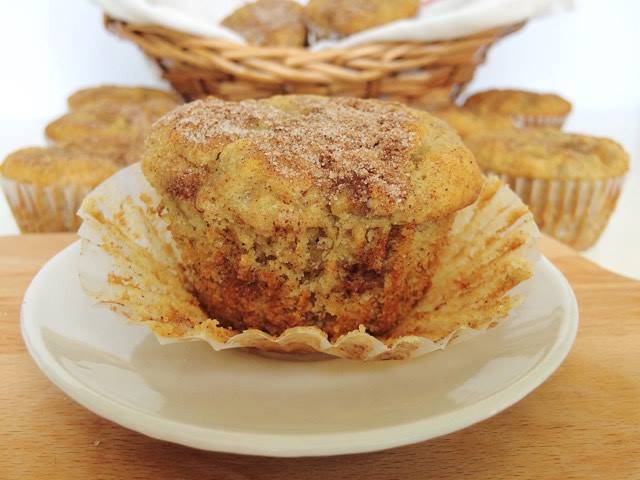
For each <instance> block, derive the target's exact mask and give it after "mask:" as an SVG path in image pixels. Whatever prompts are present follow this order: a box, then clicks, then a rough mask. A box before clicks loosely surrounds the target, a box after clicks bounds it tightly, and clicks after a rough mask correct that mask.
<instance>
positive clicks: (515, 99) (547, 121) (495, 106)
mask: <svg viewBox="0 0 640 480" xmlns="http://www.w3.org/2000/svg"><path fill="white" fill-rule="evenodd" d="M464 106H465V107H466V108H469V109H472V110H475V111H477V112H478V113H481V114H487V113H498V114H502V115H509V116H510V117H511V118H513V120H514V122H515V123H516V125H517V126H520V127H555V128H561V127H562V125H563V124H564V121H565V120H566V118H567V116H568V115H569V113H571V103H569V102H568V101H567V100H565V99H564V98H562V97H560V96H559V95H555V94H552V93H535V92H527V91H524V90H487V91H485V92H479V93H476V94H474V95H471V96H470V97H469V98H467V101H466V102H465V104H464Z"/></svg>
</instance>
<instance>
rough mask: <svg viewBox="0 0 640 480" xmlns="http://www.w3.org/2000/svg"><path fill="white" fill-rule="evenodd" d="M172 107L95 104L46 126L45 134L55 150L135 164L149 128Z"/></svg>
mask: <svg viewBox="0 0 640 480" xmlns="http://www.w3.org/2000/svg"><path fill="white" fill-rule="evenodd" d="M175 106H176V101H175V100H174V99H165V98H153V99H149V100H147V101H145V102H144V103H123V102H121V101H113V100H99V101H98V100H96V101H95V102H94V103H91V104H86V105H85V106H84V107H82V108H78V109H76V110H73V111H71V112H69V113H67V114H66V115H63V116H62V117H60V118H58V119H56V120H54V121H53V122H51V123H49V125H47V127H46V128H45V134H46V136H47V138H49V139H50V140H51V141H52V142H54V143H55V144H56V145H57V146H59V147H65V148H70V149H74V150H81V151H85V152H88V153H94V154H97V155H103V156H109V157H110V158H113V159H115V160H117V161H119V162H120V163H122V164H128V163H131V162H132V161H137V160H139V158H138V157H137V155H138V154H139V153H140V150H141V148H142V145H143V144H144V138H145V136H146V134H147V132H148V130H149V128H150V127H151V124H152V123H153V122H154V121H155V120H157V119H158V118H159V117H160V116H161V115H163V114H164V113H166V112H168V111H169V110H171V109H172V108H174V107H175Z"/></svg>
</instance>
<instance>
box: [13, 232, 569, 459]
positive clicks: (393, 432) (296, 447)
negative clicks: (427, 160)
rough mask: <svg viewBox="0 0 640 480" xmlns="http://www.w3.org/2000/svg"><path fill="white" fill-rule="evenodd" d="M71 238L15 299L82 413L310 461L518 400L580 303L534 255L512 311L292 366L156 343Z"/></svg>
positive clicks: (386, 444) (48, 367)
mask: <svg viewBox="0 0 640 480" xmlns="http://www.w3.org/2000/svg"><path fill="white" fill-rule="evenodd" d="M78 254H79V243H74V244H73V245H71V246H69V247H68V248H66V249H65V250H63V251H62V252H60V253H59V254H58V255H56V256H55V257H54V258H53V259H51V260H50V261H49V262H48V263H47V264H46V265H45V266H44V267H43V268H42V270H40V272H39V273H38V274H37V275H36V277H35V278H34V279H33V281H32V283H31V285H30V287H29V289H28V290H27V292H26V294H25V298H24V303H23V306H22V334H23V336H24V340H25V342H26V344H27V347H28V349H29V352H30V353H31V355H32V356H33V358H34V359H35V361H36V362H37V364H38V366H39V367H40V368H41V369H42V371H43V372H44V373H45V374H46V375H47V376H48V377H49V378H50V379H51V381H52V382H53V383H55V384H56V385H57V386H59V387H60V388H61V389H62V390H64V391H65V392H66V393H67V394H68V395H69V396H71V397H72V398H73V399H75V400H76V401H77V402H79V403H80V404H82V405H84V406H85V407H86V408H88V409H90V410H91V411H93V412H95V413H97V414H98V415H101V416H103V417H105V418H108V419H110V420H112V421H114V422H116V423H119V424H120V425H122V426H125V427H127V428H130V429H132V430H137V431H139V432H142V433H144V434H146V435H149V436H152V437H155V438H160V439H163V440H168V441H171V442H176V443H180V444H184V445H188V446H192V447H197V448H202V449H207V450H216V451H224V452H234V453H243V454H255V455H270V456H283V457H284V456H312V455H313V456H315V455H335V454H346V453H357V452H366V451H372V450H380V449H384V448H390V447H395V446H399V445H406V444H409V443H414V442H418V441H421V440H426V439H429V438H433V437H436V436H438V435H443V434H446V433H449V432H453V431H455V430H458V429H461V428H464V427H466V426H468V425H471V424H473V423H475V422H478V421H480V420H483V419H485V418H488V417H490V416H492V415H495V414H496V413H498V412H500V411H501V410H503V409H504V408H506V407H508V406H510V405H512V404H513V403H515V402H517V401H518V400H520V399H521V398H522V397H524V396H525V395H526V394H528V393H529V392H531V391H532V390H533V389H535V388H536V387H537V386H538V385H540V384H541V383H542V382H543V381H544V380H545V379H546V378H547V377H548V376H549V375H551V373H552V372H553V371H554V370H555V369H556V368H557V367H558V366H559V365H560V363H562V361H563V359H564V358H565V356H566V355H567V353H568V352H569V349H570V348H571V344H572V343H573V340H574V338H575V335H576V329H577V325H578V310H577V305H576V301H575V297H574V295H573V292H572V291H571V288H570V286H569V284H568V283H567V281H566V279H565V278H564V277H563V276H562V274H561V273H560V272H559V271H558V270H557V269H556V268H555V267H554V266H553V265H551V263H549V261H548V260H546V259H544V258H542V259H541V260H540V261H539V262H538V264H537V268H536V274H535V277H534V279H533V280H532V289H531V294H530V296H529V297H528V299H527V301H526V302H525V303H524V305H523V306H522V307H521V308H520V309H519V310H518V311H517V315H516V317H515V318H513V319H510V320H509V321H507V322H505V323H503V324H502V325H500V326H498V327H497V328H495V329H493V330H491V331H489V332H487V333H485V334H483V335H478V336H476V337H474V338H472V339H470V340H468V341H467V342H463V343H460V344H457V345H453V346H451V347H449V348H447V349H446V350H443V351H438V352H434V353H431V354H428V355H426V356H424V357H421V358H418V359H415V360H408V361H400V362H397V361H396V362H394V361H387V362H369V363H362V362H356V361H349V360H340V359H329V360H317V361H300V360H297V361H296V360H292V359H283V358H281V357H279V358H272V357H264V356H259V355H256V354H254V353H250V352H245V351H239V350H232V351H224V352H214V351H213V350H212V349H211V348H210V347H209V346H208V345H207V344H206V343H203V342H190V343H180V344H169V345H165V346H161V345H159V344H158V342H157V341H156V339H155V337H154V336H153V335H152V334H151V333H149V332H148V330H147V329H146V328H144V327H139V326H133V325H129V324H127V323H126V322H125V321H124V320H123V319H122V318H121V317H119V316H117V315H116V314H114V313H112V312H110V311H107V310H105V309H104V308H100V307H96V306H94V305H93V304H92V302H91V300H90V299H89V298H88V297H87V296H86V295H85V294H84V293H83V291H82V290H81V287H80V284H79V281H78V278H77V273H76V272H77V260H78Z"/></svg>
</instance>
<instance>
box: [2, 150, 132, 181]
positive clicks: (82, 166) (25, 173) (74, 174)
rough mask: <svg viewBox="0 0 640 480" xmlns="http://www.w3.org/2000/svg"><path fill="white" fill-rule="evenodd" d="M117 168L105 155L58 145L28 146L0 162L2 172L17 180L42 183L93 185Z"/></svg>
mask: <svg viewBox="0 0 640 480" xmlns="http://www.w3.org/2000/svg"><path fill="white" fill-rule="evenodd" d="M119 168H120V166H119V165H117V164H116V163H115V162H113V161H112V160H110V159H108V158H104V157H97V156H94V155H88V154H86V153H82V152H73V151H69V150H65V149H62V148H57V147H27V148H22V149H20V150H16V151H15V152H13V153H11V154H9V155H8V156H7V158H6V159H5V161H4V163H3V164H2V175H3V176H4V177H6V178H8V179H11V180H15V181H18V182H24V183H33V184H37V185H45V186H46V185H85V186H94V185H97V184H99V183H100V182H102V181H103V180H104V179H105V178H107V177H109V176H111V175H112V174H114V173H115V172H116V171H117V170H118V169H119Z"/></svg>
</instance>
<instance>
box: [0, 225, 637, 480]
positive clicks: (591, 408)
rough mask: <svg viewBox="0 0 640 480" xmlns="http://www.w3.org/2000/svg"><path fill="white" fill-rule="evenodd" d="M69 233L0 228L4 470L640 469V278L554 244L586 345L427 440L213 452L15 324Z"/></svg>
mask: <svg viewBox="0 0 640 480" xmlns="http://www.w3.org/2000/svg"><path fill="white" fill-rule="evenodd" d="M74 238H75V237H74V236H72V235H42V236H22V237H6V238H0V378H1V379H2V387H1V388H0V479H7V480H14V479H16V480H17V479H51V480H53V479H132V480H133V479H147V478H153V479H154V480H161V479H172V480H175V479H191V478H197V479H217V480H236V479H258V478H259V479H298V478H299V479H311V478H321V479H360V478H366V479H370V480H377V479H409V480H411V479H423V478H438V479H474V480H481V479H500V478H504V479H600V478H606V479H640V348H638V346H639V345H640V283H638V282H634V281H632V280H628V279H625V278H622V277H619V276H616V275H614V274H612V273H609V272H606V271H604V270H602V269H600V268H598V267H596V266H595V265H593V264H591V263H589V262H587V261H585V260H583V259H581V258H580V257H578V256H577V255H576V254H575V253H573V251H571V250H570V249H568V248H566V247H563V246H561V245H559V244H557V243H555V242H552V241H550V240H545V241H544V242H543V246H542V247H543V251H544V252H545V253H546V254H547V256H549V257H550V258H551V260H552V261H553V262H554V263H555V264H556V265H557V266H558V267H559V268H560V269H561V270H562V271H563V272H564V273H565V275H566V276H567V277H568V278H569V280H570V282H571V284H572V285H573V287H574V289H575V292H576V295H577V297H578V302H579V304H580V315H581V325H580V329H579V333H578V338H577V341H576V344H575V346H574V348H573V350H572V352H571V353H570V355H569V357H568V358H567V360H566V362H565V363H564V364H563V365H562V366H561V367H560V369H559V370H558V371H557V372H556V373H555V374H554V375H553V376H552V377H551V378H550V379H549V380H548V381H547V382H546V383H545V384H543V385H542V386H541V387H540V388H539V389H537V390H536V391H535V392H533V393H532V394H531V395H529V396H528V397H527V398H525V399H524V400H522V401H521V402H519V403H518V404H516V405H514V406H513V407H511V408H509V409H508V410H506V411H505V412H503V413H501V414H499V415H497V416H495V417H493V418H491V419H489V420H486V421H484V422H482V423H480V424H477V425H475V426H472V427H470V428H467V429H465V430H463V431H460V432H456V433H453V434H450V435H447V436H445V437H441V438H438V439H435V440H431V441H428V442H424V443H420V444H417V445H413V446H409V447H403V448H397V449H393V450H388V451H384V452H378V453H372V454H362V455H352V456H343V457H329V458H302V459H273V458H259V457H243V456H237V455H228V454H217V453H210V452H203V451H199V450H194V449H190V448H186V447H181V446H177V445H172V444H169V443H166V442H162V441H158V440H153V439H150V438H147V437H145V436H143V435H140V434H138V433H134V432H131V431H129V430H126V429H124V428H122V427H119V426H117V425H115V424H113V423H111V422H109V421H107V420H103V419H101V418H99V417H97V416H95V415H94V414H92V413H90V412H89V411H87V410H85V409H84V408H82V407H80V406H79V405H77V404H76V403H74V402H73V401H72V400H70V399H69V398H68V397H67V396H66V395H64V394H63V393H62V392H61V391H59V390H58V389H57V388H56V387H55V386H53V385H52V384H51V383H50V382H49V381H48V380H47V379H46V378H45V377H44V376H43V375H42V374H41V373H40V371H39V370H38V369H37V367H36V366H35V364H34V363H33V361H32V360H31V359H30V357H29V356H28V354H27V353H26V351H25V348H24V345H23V343H22V340H21V338H20V334H19V308H20V303H21V300H22V295H23V293H24V290H25V288H26V287H27V285H28V283H29V281H30V279H31V278H32V276H33V275H34V273H35V272H36V271H37V269H38V268H39V267H40V266H41V265H42V264H43V263H44V262H45V260H46V259H48V258H49V257H51V256H52V255H53V254H54V253H56V252H57V251H58V250H60V249H61V248H62V247H63V246H65V245H67V244H68V243H70V242H71V241H73V240H74Z"/></svg>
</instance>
